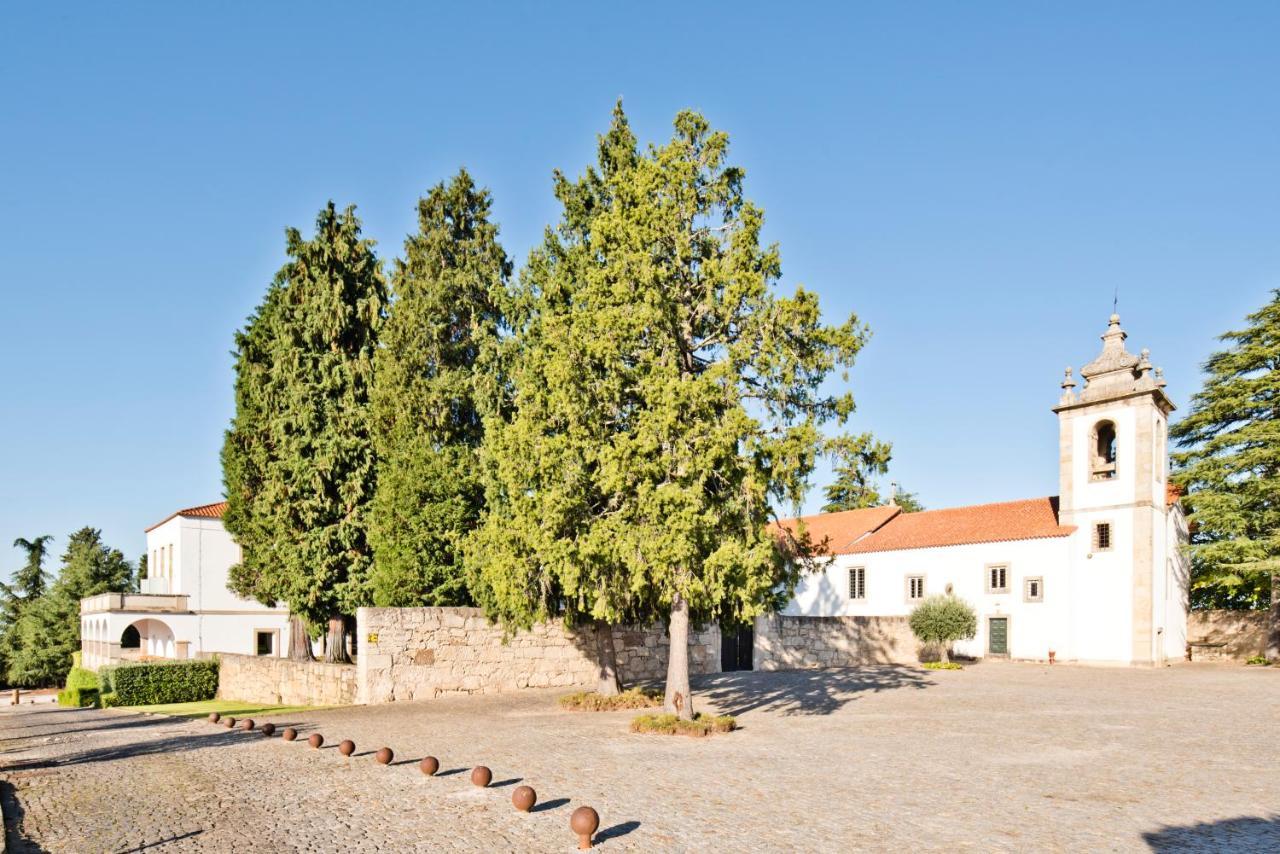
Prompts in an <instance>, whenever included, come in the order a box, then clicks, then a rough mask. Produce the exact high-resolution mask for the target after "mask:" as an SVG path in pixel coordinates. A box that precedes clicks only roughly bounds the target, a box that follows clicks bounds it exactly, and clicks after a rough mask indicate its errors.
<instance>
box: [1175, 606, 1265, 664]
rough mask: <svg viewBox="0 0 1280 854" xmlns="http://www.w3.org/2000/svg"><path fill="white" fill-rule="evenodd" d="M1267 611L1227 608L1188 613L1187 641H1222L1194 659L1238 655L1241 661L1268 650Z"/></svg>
mask: <svg viewBox="0 0 1280 854" xmlns="http://www.w3.org/2000/svg"><path fill="white" fill-rule="evenodd" d="M1269 616H1270V612H1269V611H1229V610H1226V609H1211V610H1207V611H1192V612H1191V613H1190V614H1188V615H1187V641H1188V642H1189V643H1190V644H1192V646H1193V647H1194V645H1195V644H1196V643H1197V642H1202V643H1204V642H1207V643H1214V644H1217V643H1222V644H1224V646H1221V647H1215V648H1214V649H1213V651H1212V652H1211V653H1206V652H1202V653H1201V654H1198V655H1196V656H1195V657H1196V659H1197V660H1202V659H1207V658H1226V659H1238V660H1240V661H1243V660H1245V659H1247V658H1252V657H1253V656H1255V655H1265V654H1266V651H1267V620H1268V617H1269Z"/></svg>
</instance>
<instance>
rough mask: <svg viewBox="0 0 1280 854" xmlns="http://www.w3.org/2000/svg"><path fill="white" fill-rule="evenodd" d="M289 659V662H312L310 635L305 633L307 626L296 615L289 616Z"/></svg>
mask: <svg viewBox="0 0 1280 854" xmlns="http://www.w3.org/2000/svg"><path fill="white" fill-rule="evenodd" d="M289 659H290V660H291V661H313V660H314V658H313V656H312V655H311V635H309V634H308V633H307V624H306V622H304V621H303V619H302V618H301V617H299V616H298V615H297V614H290V615H289Z"/></svg>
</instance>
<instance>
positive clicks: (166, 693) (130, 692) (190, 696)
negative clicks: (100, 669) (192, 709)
mask: <svg viewBox="0 0 1280 854" xmlns="http://www.w3.org/2000/svg"><path fill="white" fill-rule="evenodd" d="M111 682H112V687H113V689H114V693H115V695H116V702H117V703H118V704H119V705H121V706H144V705H150V704H153V703H189V702H194V701H196V700H211V699H213V697H214V695H215V694H217V693H218V662H216V661H177V662H164V663H146V664H128V665H122V666H120V667H118V668H116V670H115V673H114V674H113V675H112V679H111Z"/></svg>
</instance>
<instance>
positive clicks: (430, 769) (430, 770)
mask: <svg viewBox="0 0 1280 854" xmlns="http://www.w3.org/2000/svg"><path fill="white" fill-rule="evenodd" d="M418 767H419V768H421V769H422V773H423V774H426V775H427V776H428V777H430V776H432V775H434V774H435V773H436V772H437V771H439V770H440V760H439V759H436V758H435V757H434V756H424V757H422V761H421V762H419V763H418Z"/></svg>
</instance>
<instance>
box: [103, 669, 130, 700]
mask: <svg viewBox="0 0 1280 854" xmlns="http://www.w3.org/2000/svg"><path fill="white" fill-rule="evenodd" d="M127 666H128V665H123V664H106V665H103V666H102V667H99V668H98V688H99V689H100V690H101V691H102V693H104V694H109V693H111V692H112V691H114V690H115V687H114V686H115V682H113V681H112V680H113V679H114V677H115V672H116V671H117V670H119V669H120V668H121V667H127Z"/></svg>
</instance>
